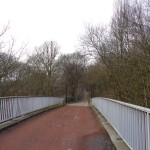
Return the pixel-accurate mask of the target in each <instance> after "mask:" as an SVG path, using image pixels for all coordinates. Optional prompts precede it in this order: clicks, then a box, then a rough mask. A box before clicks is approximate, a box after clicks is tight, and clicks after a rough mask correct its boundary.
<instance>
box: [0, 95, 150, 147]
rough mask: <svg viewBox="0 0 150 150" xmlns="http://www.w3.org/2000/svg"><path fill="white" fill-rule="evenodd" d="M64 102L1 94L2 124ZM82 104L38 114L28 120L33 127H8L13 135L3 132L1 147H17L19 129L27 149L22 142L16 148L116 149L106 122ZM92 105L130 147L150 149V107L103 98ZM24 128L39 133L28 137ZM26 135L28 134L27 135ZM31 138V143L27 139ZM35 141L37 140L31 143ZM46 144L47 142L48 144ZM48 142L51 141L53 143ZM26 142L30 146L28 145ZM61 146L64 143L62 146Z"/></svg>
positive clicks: (54, 98)
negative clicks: (97, 121) (104, 126)
mask: <svg viewBox="0 0 150 150" xmlns="http://www.w3.org/2000/svg"><path fill="white" fill-rule="evenodd" d="M64 104H65V100H64V98H57V97H1V98H0V125H2V124H4V123H7V122H8V121H10V120H14V119H15V118H17V117H20V116H24V115H26V114H30V113H32V112H35V111H38V110H41V109H44V108H47V107H52V106H62V105H64ZM80 104H81V105H80ZM80 104H78V103H77V104H71V105H67V106H65V107H60V108H58V109H54V110H53V111H49V112H48V113H46V114H45V113H44V114H42V116H39V117H38V118H37V120H36V119H35V118H36V117H34V118H33V120H32V119H31V120H30V122H27V123H26V124H29V126H25V127H24V128H21V127H20V126H18V125H17V126H18V128H20V129H21V130H20V131H18V130H19V129H18V128H17V127H16V126H15V128H14V129H13V128H11V129H7V130H10V135H9V132H8V131H6V130H3V131H0V132H1V134H0V149H4V150H8V149H10V147H9V146H14V142H15V143H16V141H15V134H14V135H13V134H12V133H15V131H16V139H17V137H18V139H17V140H19V141H20V140H21V141H20V143H21V142H22V144H21V145H24V148H23V147H20V144H19V142H18V144H17V145H16V146H14V148H13V147H11V149H12V150H13V149H14V150H20V149H32V150H34V149H36V150H37V149H39V150H41V149H44V150H46V149H52V150H55V149H57V150H59V149H60V150H74V149H77V150H80V149H81V150H84V149H87V150H97V149H100V150H104V149H106V148H107V149H108V150H109V149H110V150H112V149H113V148H114V147H113V145H112V144H111V142H110V140H108V139H109V136H108V135H107V133H106V131H105V130H104V129H103V128H102V125H101V128H100V130H99V127H98V125H97V123H96V122H95V121H96V119H93V117H94V116H93V115H92V112H91V109H90V107H89V106H88V104H87V103H86V104H85V103H84V102H81V103H80ZM91 105H93V106H94V107H95V108H96V109H97V110H98V111H99V112H100V113H101V114H102V115H103V116H104V117H105V118H106V119H107V121H108V122H109V123H110V124H111V126H112V127H113V128H114V130H115V131H116V132H117V133H118V137H120V138H121V139H122V140H123V141H124V142H125V143H126V144H127V145H128V147H129V148H130V149H132V150H150V109H148V108H144V107H140V106H136V105H132V104H128V103H124V102H120V101H116V100H112V99H108V98H100V97H99V98H92V100H91ZM32 121H33V122H32ZM22 124H25V123H22ZM40 125H43V126H40ZM22 127H23V125H22ZM54 127H55V128H54ZM16 128H17V129H16ZM31 128H32V129H31ZM44 128H45V129H44ZM24 129H25V130H26V131H27V132H29V133H30V132H31V133H32V132H33V133H32V134H33V135H34V134H35V135H36V136H32V135H30V136H29V135H28V136H27V133H26V131H24ZM50 129H52V130H50ZM58 129H59V130H58ZM31 130H33V131H31ZM34 130H35V131H34ZM54 131H55V132H54ZM57 131H58V132H57ZM22 132H23V133H22ZM48 133H49V134H48ZM59 134H60V135H59ZM19 135H21V137H19ZM24 135H26V137H25V136H24ZM89 135H90V136H89ZM10 137H11V139H10ZM13 137H14V139H13ZM37 137H38V138H37ZM40 137H41V138H40ZM48 137H49V138H48ZM61 137H62V138H61ZM81 137H82V138H81ZM30 138H31V139H30ZM27 139H28V140H29V143H30V144H29V143H28V142H27V141H28V140H27ZM32 140H33V142H31V141H32ZM6 141H7V142H8V143H9V144H8V145H7V143H5V142H6ZM23 143H26V144H23ZM37 143H38V144H39V143H41V145H43V147H42V146H41V147H40V145H39V147H38V146H37V145H38V144H37ZM43 143H45V145H44V144H43ZM48 143H51V144H50V145H49V144H48ZM54 143H55V144H54ZM25 145H30V146H29V147H26V146H25ZM31 145H32V146H31ZM46 145H47V147H46ZM58 145H61V147H59V146H58ZM71 145H72V146H71ZM77 147H78V148H77ZM114 149H115V148H114Z"/></svg>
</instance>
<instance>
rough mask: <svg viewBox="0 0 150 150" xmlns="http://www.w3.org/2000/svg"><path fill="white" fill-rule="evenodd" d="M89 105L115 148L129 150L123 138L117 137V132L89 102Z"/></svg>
mask: <svg viewBox="0 0 150 150" xmlns="http://www.w3.org/2000/svg"><path fill="white" fill-rule="evenodd" d="M90 106H91V108H92V110H93V111H94V112H95V114H96V116H97V118H98V120H99V121H100V122H101V123H102V125H103V126H104V128H105V130H106V131H107V133H108V134H109V136H110V139H111V141H112V143H113V144H114V146H115V148H116V150H130V148H129V147H128V146H127V144H126V143H125V142H124V141H123V140H121V139H119V140H118V139H117V137H118V134H117V132H116V131H115V130H114V129H113V127H112V126H111V125H110V123H109V122H108V121H107V120H106V119H105V118H104V116H103V115H102V114H101V113H100V112H99V111H98V110H97V109H96V108H95V107H94V106H93V105H92V104H90Z"/></svg>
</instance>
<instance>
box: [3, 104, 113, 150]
mask: <svg viewBox="0 0 150 150" xmlns="http://www.w3.org/2000/svg"><path fill="white" fill-rule="evenodd" d="M112 147H113V145H112V144H111V142H110V141H109V138H108V135H107V133H106V131H105V130H104V128H103V127H102V126H101V125H100V124H99V123H98V120H97V119H96V116H95V114H94V113H93V111H92V110H91V108H90V107H83V106H65V107H61V108H57V109H54V110H51V111H49V112H46V113H43V114H41V115H38V116H36V117H33V118H30V119H28V120H26V121H23V122H22V123H20V124H18V125H16V126H14V127H11V128H8V129H5V130H3V131H0V150H113V148H112Z"/></svg>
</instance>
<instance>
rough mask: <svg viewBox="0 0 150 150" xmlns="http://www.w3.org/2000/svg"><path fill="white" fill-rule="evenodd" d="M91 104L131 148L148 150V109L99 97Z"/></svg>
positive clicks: (149, 127) (149, 122) (149, 128)
mask: <svg viewBox="0 0 150 150" xmlns="http://www.w3.org/2000/svg"><path fill="white" fill-rule="evenodd" d="M92 104H93V105H94V106H95V107H96V108H97V109H98V110H99V111H100V112H101V113H102V115H103V116H104V117H105V118H106V119H107V121H108V122H109V123H110V124H111V125H112V127H113V128H114V129H115V130H116V132H117V133H118V135H119V136H120V137H121V138H122V139H123V140H124V141H125V142H126V144H127V145H128V146H129V148H130V149H131V150H150V109H148V108H145V107H140V106H136V105H132V104H128V103H124V102H120V101H116V100H112V99H108V98H101V97H99V98H92Z"/></svg>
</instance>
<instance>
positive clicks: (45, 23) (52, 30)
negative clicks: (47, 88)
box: [0, 0, 114, 53]
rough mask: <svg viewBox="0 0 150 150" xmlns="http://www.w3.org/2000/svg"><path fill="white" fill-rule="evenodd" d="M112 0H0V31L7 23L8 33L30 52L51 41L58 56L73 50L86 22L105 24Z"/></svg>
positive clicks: (110, 11)
mask: <svg viewBox="0 0 150 150" xmlns="http://www.w3.org/2000/svg"><path fill="white" fill-rule="evenodd" d="M113 1H114V0H0V6H1V8H0V29H2V27H3V26H4V25H6V24H7V23H8V21H10V25H9V26H10V29H9V32H10V33H11V34H12V35H13V37H15V39H16V41H18V42H28V49H30V50H31V51H32V50H33V49H34V47H35V46H40V45H41V44H42V43H43V42H44V41H50V40H55V41H57V43H58V44H59V45H60V47H61V51H62V53H70V52H73V51H75V50H76V48H75V47H76V45H77V43H78V38H79V36H80V35H81V34H82V33H84V26H85V24H87V23H92V24H107V23H108V22H109V21H110V18H111V16H112V9H113Z"/></svg>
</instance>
